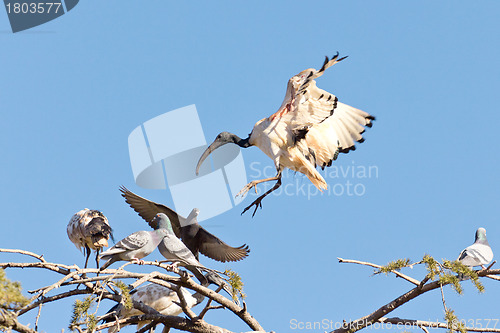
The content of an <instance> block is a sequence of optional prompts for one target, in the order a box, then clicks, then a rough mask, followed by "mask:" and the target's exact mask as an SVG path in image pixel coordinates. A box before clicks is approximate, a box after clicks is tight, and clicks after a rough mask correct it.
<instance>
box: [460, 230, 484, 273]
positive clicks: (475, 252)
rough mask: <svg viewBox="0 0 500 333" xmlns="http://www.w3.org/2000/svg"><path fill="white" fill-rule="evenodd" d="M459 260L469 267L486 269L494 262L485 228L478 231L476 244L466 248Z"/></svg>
mask: <svg viewBox="0 0 500 333" xmlns="http://www.w3.org/2000/svg"><path fill="white" fill-rule="evenodd" d="M457 260H458V261H460V262H461V263H462V264H464V265H465V266H469V267H474V266H483V267H484V265H488V264H489V263H490V262H491V261H492V260H493V251H492V250H491V247H490V244H489V243H488V240H487V239H486V230H485V229H484V228H479V229H477V231H476V240H475V242H474V244H472V245H471V246H469V247H467V248H465V249H464V250H463V251H462V252H461V253H460V255H459V256H458V259H457Z"/></svg>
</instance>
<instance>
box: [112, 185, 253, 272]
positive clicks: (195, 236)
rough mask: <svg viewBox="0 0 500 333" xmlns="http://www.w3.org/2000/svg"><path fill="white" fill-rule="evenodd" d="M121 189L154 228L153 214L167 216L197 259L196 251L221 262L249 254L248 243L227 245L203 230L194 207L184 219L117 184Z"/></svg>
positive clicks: (163, 206) (241, 257) (176, 232)
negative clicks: (234, 245)
mask: <svg viewBox="0 0 500 333" xmlns="http://www.w3.org/2000/svg"><path fill="white" fill-rule="evenodd" d="M120 191H121V192H122V196H123V197H124V198H125V201H126V202H127V203H128V204H129V205H130V207H132V209H134V210H135V211H136V212H137V213H138V214H139V215H140V216H141V217H142V218H143V219H144V220H145V221H146V222H148V223H149V225H150V226H151V227H152V228H153V229H155V228H156V226H155V223H154V222H152V220H153V218H154V217H155V216H156V214H158V213H163V214H165V215H167V216H168V218H169V219H170V222H171V223H172V229H173V231H174V233H175V236H177V237H178V238H180V239H181V240H182V242H183V243H184V244H185V245H186V247H187V248H188V249H189V250H190V251H191V252H192V253H193V255H194V256H195V258H196V260H199V252H201V253H202V254H204V255H205V256H207V257H209V258H211V259H214V260H217V261H220V262H227V261H239V260H242V259H244V258H245V257H247V256H248V253H250V249H249V248H248V245H246V244H243V245H241V246H239V247H232V246H229V245H227V244H226V243H225V242H223V241H222V240H220V239H219V238H218V237H216V236H214V235H212V234H211V233H210V232H208V231H207V230H205V228H203V227H202V226H201V225H200V224H199V223H198V222H197V220H196V218H197V216H198V214H199V211H198V209H196V208H195V209H193V211H192V212H191V213H190V214H189V216H188V217H187V218H185V217H183V216H181V215H179V214H177V213H176V212H175V211H174V210H173V209H171V208H169V207H167V206H165V205H162V204H159V203H156V202H153V201H150V200H148V199H145V198H143V197H141V196H138V195H137V194H135V193H132V192H131V191H129V190H128V189H127V188H125V187H123V186H122V187H120Z"/></svg>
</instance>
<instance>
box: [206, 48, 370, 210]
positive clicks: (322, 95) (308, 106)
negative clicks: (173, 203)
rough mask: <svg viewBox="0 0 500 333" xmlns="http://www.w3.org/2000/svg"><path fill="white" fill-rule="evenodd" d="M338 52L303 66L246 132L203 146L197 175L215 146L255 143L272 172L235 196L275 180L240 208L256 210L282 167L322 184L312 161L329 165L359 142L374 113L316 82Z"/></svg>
mask: <svg viewBox="0 0 500 333" xmlns="http://www.w3.org/2000/svg"><path fill="white" fill-rule="evenodd" d="M345 58H346V57H344V58H341V59H338V53H337V55H335V56H334V57H333V58H332V59H331V60H330V59H328V57H326V59H325V62H324V63H323V66H322V67H321V69H320V70H316V69H313V68H309V69H306V70H304V71H302V72H300V73H299V74H297V75H295V76H294V77H292V78H291V79H290V80H289V81H288V86H287V90H286V94H285V99H284V101H283V103H282V104H281V106H280V108H279V109H278V111H277V112H276V113H274V114H273V115H271V116H270V117H268V118H264V119H261V120H259V121H258V122H257V123H256V124H255V126H254V128H253V130H252V132H251V133H250V135H249V137H248V138H246V139H241V138H240V137H238V136H237V135H235V134H232V133H229V132H222V133H220V134H219V135H217V137H216V139H215V140H214V142H213V143H212V144H211V145H210V146H209V147H208V148H207V149H206V150H205V152H204V153H203V155H202V156H201V157H200V160H199V161H198V165H197V167H196V174H198V173H199V169H200V166H201V165H202V163H203V161H204V160H205V159H206V158H207V157H208V156H209V155H210V153H212V152H213V151H214V150H215V149H217V148H219V147H221V146H222V145H225V144H227V143H234V144H237V145H239V146H240V147H242V148H248V147H250V146H257V147H259V149H260V150H262V151H263V152H264V153H265V154H266V155H267V156H269V157H270V158H271V159H272V160H273V161H274V165H275V167H276V171H277V174H276V176H275V177H271V178H266V179H260V180H254V181H252V182H250V183H248V184H247V185H246V186H245V187H244V188H243V189H242V190H241V191H240V193H238V195H244V194H245V193H247V192H248V191H249V190H250V189H251V188H253V187H255V186H256V185H257V184H259V183H262V182H267V181H273V180H275V181H277V182H276V184H275V185H274V187H272V188H271V189H270V190H268V191H267V192H265V193H264V194H263V195H261V196H260V197H259V198H257V200H255V201H254V202H253V203H252V204H251V205H250V206H248V207H246V208H245V210H244V211H243V213H244V212H246V211H247V210H248V209H250V207H252V206H254V205H255V210H254V212H253V215H255V212H256V211H257V208H258V207H259V206H260V207H261V208H262V203H261V201H262V199H263V198H264V197H266V196H267V195H268V194H269V193H271V192H272V191H274V190H276V189H277V188H278V187H280V186H281V173H282V171H283V170H284V169H285V168H288V169H290V170H293V171H297V172H300V173H303V174H304V175H306V176H307V178H309V180H310V181H311V182H312V183H313V184H314V185H315V186H316V187H317V188H318V189H319V190H324V189H327V183H326V181H325V180H324V179H323V177H322V176H321V175H320V173H319V172H318V171H317V170H316V166H320V167H321V168H325V167H328V166H331V164H332V161H334V160H336V159H337V156H338V154H339V153H348V152H349V151H351V150H354V149H355V142H363V137H362V136H361V134H362V133H363V132H364V131H365V126H366V127H371V126H372V120H374V119H375V117H373V116H371V115H369V114H368V113H366V112H364V111H361V110H358V109H355V108H353V107H351V106H348V105H345V104H343V103H341V102H339V101H338V98H337V97H336V96H334V95H332V94H330V93H329V92H327V91H325V90H322V89H320V88H318V87H317V86H316V81H315V80H314V79H316V78H318V77H320V76H321V75H323V73H324V71H325V70H326V69H327V68H329V67H330V66H332V65H334V64H336V63H337V62H339V61H341V60H343V59H345Z"/></svg>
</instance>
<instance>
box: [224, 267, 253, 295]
mask: <svg viewBox="0 0 500 333" xmlns="http://www.w3.org/2000/svg"><path fill="white" fill-rule="evenodd" d="M224 274H225V275H227V276H228V277H229V280H228V282H229V285H230V286H231V289H232V294H233V300H234V301H237V300H238V299H239V298H241V299H244V298H245V297H247V296H246V295H245V293H244V292H243V285H244V284H243V281H242V280H241V276H240V275H239V274H238V273H236V272H235V271H232V270H230V269H226V270H225V271H224Z"/></svg>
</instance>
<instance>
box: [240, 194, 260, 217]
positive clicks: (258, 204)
mask: <svg viewBox="0 0 500 333" xmlns="http://www.w3.org/2000/svg"><path fill="white" fill-rule="evenodd" d="M262 199H263V197H260V198H257V199H256V200H255V201H254V202H252V203H251V204H250V206H248V207H247V208H245V209H244V210H243V212H241V215H243V214H245V212H246V211H247V210H249V209H250V207H252V206H254V205H255V210H254V211H253V214H252V217H254V216H255V213H256V212H257V208H259V207H260V209H262Z"/></svg>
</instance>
